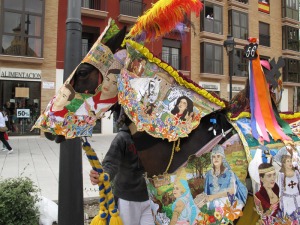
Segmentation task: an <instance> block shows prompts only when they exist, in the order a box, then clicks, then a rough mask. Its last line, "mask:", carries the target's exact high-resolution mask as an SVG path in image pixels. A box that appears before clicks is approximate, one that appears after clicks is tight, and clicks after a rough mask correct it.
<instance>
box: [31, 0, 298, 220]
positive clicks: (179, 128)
mask: <svg viewBox="0 0 300 225" xmlns="http://www.w3.org/2000/svg"><path fill="white" fill-rule="evenodd" d="M201 8H202V4H201V3H200V2H199V1H197V0H194V1H193V0H192V1H162V0H161V1H158V2H157V3H156V4H154V5H153V7H152V8H151V9H150V10H149V11H147V12H146V13H145V14H144V15H143V16H141V17H140V18H139V19H138V21H137V23H136V24H135V25H134V26H133V27H132V28H131V30H130V32H129V34H128V35H127V36H126V37H125V31H126V28H123V29H122V30H118V28H117V27H116V24H114V21H113V20H109V24H108V26H107V28H106V29H105V30H104V32H103V33H102V34H101V35H100V37H99V39H98V40H97V41H96V43H95V44H94V45H93V47H92V48H91V50H90V51H89V53H88V54H87V55H86V57H85V58H84V59H83V60H82V62H81V63H80V65H79V66H78V67H77V68H76V69H75V70H74V72H73V73H72V74H71V75H70V77H69V78H68V79H67V80H66V81H65V83H64V85H63V86H62V87H61V88H60V90H59V92H58V93H57V94H56V96H54V97H53V99H52V100H51V101H50V102H49V104H48V105H47V107H46V109H45V110H44V112H43V113H42V115H41V116H40V117H39V119H38V120H37V121H36V123H35V125H34V127H33V128H39V129H41V130H42V131H44V132H45V135H46V137H47V138H49V139H51V140H55V141H56V142H58V143H59V142H61V141H64V140H65V139H70V138H75V137H88V136H91V135H92V131H93V127H94V126H95V123H96V120H97V119H99V118H101V117H103V115H104V113H105V112H107V111H108V110H111V111H113V112H115V113H116V114H117V118H118V122H120V123H121V122H122V121H124V120H125V119H130V121H131V124H130V126H129V128H130V130H131V134H132V137H133V139H134V143H135V145H136V149H138V151H139V157H140V159H141V161H142V164H143V166H144V168H145V171H146V176H145V179H146V183H147V188H148V192H149V197H150V200H151V208H152V212H153V216H154V220H155V223H156V224H161V225H162V224H230V223H231V224H233V223H234V221H235V220H237V219H238V220H239V222H238V223H240V224H245V223H243V219H244V218H246V215H247V214H249V211H250V212H253V206H255V208H256V212H255V213H256V214H257V215H258V216H257V219H258V218H259V219H260V223H261V224H276V223H277V224H280V223H281V224H285V222H289V223H294V224H297V223H296V222H298V223H299V222H300V221H299V212H300V211H299V206H300V205H299V198H300V197H299V183H300V178H299V172H298V170H297V169H295V168H297V167H299V158H300V156H299V147H298V142H299V137H298V133H297V132H296V131H295V130H296V129H297V128H298V121H299V115H298V114H296V113H290V114H279V113H278V111H277V108H276V103H278V102H277V101H278V96H277V98H276V95H275V98H274V99H275V101H274V100H273V98H272V96H274V94H273V95H271V94H270V93H272V92H274V90H277V88H278V87H280V85H279V84H278V80H280V79H278V77H276V79H275V77H274V76H273V77H272V76H271V77H268V80H269V83H272V86H270V85H268V83H267V79H266V77H265V74H268V72H267V71H266V72H264V70H263V67H268V65H267V64H264V66H262V63H261V62H260V60H259V54H258V51H257V47H258V44H257V40H256V39H253V38H252V39H249V45H248V46H246V48H245V52H246V56H247V54H248V58H249V74H250V79H249V81H248V83H247V85H246V88H245V90H243V91H241V92H240V93H239V94H238V95H237V96H236V97H235V98H234V99H233V100H232V101H230V102H226V101H225V100H223V99H222V98H220V97H219V96H218V95H216V94H214V93H210V92H208V91H207V90H205V89H203V88H202V87H200V86H199V85H197V84H195V83H194V82H193V81H191V80H189V79H187V78H185V77H184V76H183V75H182V74H181V73H180V72H179V71H177V70H176V69H174V68H173V67H172V66H170V65H168V64H167V63H165V62H163V61H162V60H161V59H159V58H157V57H155V56H154V55H153V54H152V53H151V52H150V51H149V50H148V49H147V48H146V47H145V46H144V45H143V44H141V43H143V42H149V41H152V40H154V39H155V38H157V37H159V36H163V35H165V34H167V33H168V32H170V31H171V30H172V29H174V28H175V27H176V25H177V24H178V23H179V22H181V21H182V20H183V19H184V18H185V16H184V15H185V14H189V13H191V12H196V13H199V12H200V10H201ZM162 12H164V13H162ZM166 12H169V13H166ZM158 15H160V16H158ZM166 15H167V16H168V20H166V18H165V16H166ZM165 21H169V22H168V23H166V22H165ZM266 65H267V66H266ZM268 69H269V70H270V68H267V70H268ZM274 80H275V82H274ZM279 83H280V82H279ZM278 85H279V86H278ZM279 96H280V95H279ZM83 148H84V150H85V151H86V152H87V155H88V157H89V160H90V162H91V165H92V167H93V168H94V169H95V170H97V171H98V172H99V173H101V174H102V175H101V176H100V180H99V190H100V189H101V191H100V192H101V193H102V194H103V193H106V192H105V190H110V187H109V180H108V176H107V175H106V174H105V173H103V170H102V168H101V164H100V163H99V161H98V160H97V156H96V155H95V152H94V151H93V149H92V147H91V146H90V145H89V143H87V142H85V143H84V144H83ZM290 162H291V164H292V166H290V167H288V166H286V165H287V164H288V163H290ZM248 165H249V167H248ZM288 165H290V164H288ZM276 173H278V174H279V175H280V176H279V177H280V180H275V175H274V174H276ZM290 175H292V178H291V177H290ZM247 177H248V178H249V177H250V178H251V180H252V183H251V185H246V180H247V179H246V178H247ZM277 183H280V184H277ZM246 186H247V188H246ZM287 190H289V191H291V192H288V191H287ZM248 191H249V194H248ZM289 193H290V194H289ZM250 194H251V195H253V198H251V200H252V204H253V205H252V207H251V206H250V207H248V208H247V207H245V210H246V209H248V211H245V210H244V216H243V207H244V206H245V204H246V202H247V205H248V204H250V205H251V202H250V203H249V198H248V201H247V196H250ZM101 197H103V196H101ZM103 199H109V200H111V199H112V193H111V191H110V192H107V196H106V197H105V198H101V200H100V211H99V215H98V216H96V217H95V219H94V220H93V222H92V224H98V222H99V221H103V220H106V219H107V218H110V221H109V222H110V224H117V222H116V221H117V220H118V219H116V218H117V208H116V206H115V204H114V203H113V201H108V200H106V201H104V200H103ZM286 200H293V201H288V202H289V203H287V202H286ZM291 202H292V203H291ZM182 203H184V207H179V204H182ZM105 207H107V208H108V209H107V210H108V211H109V213H110V217H107V216H103V215H104V214H105V212H106V211H105V210H106V209H105ZM179 208H180V210H179ZM254 222H256V221H254ZM247 224H250V222H249V221H247Z"/></svg>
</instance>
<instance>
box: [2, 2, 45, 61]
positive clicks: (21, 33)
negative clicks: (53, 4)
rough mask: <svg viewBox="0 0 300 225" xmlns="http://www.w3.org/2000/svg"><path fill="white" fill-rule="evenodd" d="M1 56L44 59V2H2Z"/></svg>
mask: <svg viewBox="0 0 300 225" xmlns="http://www.w3.org/2000/svg"><path fill="white" fill-rule="evenodd" d="M1 3H2V7H3V14H1V19H0V21H1V22H0V27H1V28H0V42H1V54H5V55H17V56H30V57H42V45H43V24H44V1H43V0H1Z"/></svg>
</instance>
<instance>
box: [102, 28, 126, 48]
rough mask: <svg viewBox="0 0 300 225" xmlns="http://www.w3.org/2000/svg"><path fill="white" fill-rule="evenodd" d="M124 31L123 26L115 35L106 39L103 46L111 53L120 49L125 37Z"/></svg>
mask: <svg viewBox="0 0 300 225" xmlns="http://www.w3.org/2000/svg"><path fill="white" fill-rule="evenodd" d="M126 29H127V27H126V26H124V27H123V29H122V30H120V31H119V32H118V33H117V34H116V35H114V36H113V37H111V38H110V39H108V40H107V42H106V43H105V45H106V46H107V47H109V48H110V50H111V51H112V53H115V52H116V51H117V50H118V49H119V48H120V47H121V44H122V43H123V40H124V38H125V35H126Z"/></svg>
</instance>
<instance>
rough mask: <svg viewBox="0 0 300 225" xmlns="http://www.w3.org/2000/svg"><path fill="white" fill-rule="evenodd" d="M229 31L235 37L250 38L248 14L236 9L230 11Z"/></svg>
mask: <svg viewBox="0 0 300 225" xmlns="http://www.w3.org/2000/svg"><path fill="white" fill-rule="evenodd" d="M228 22H229V27H228V29H229V30H228V32H229V33H230V34H232V36H233V37H235V38H240V39H244V40H246V39H247V38H248V15H247V14H246V13H242V12H239V11H235V10H230V11H229V20H228Z"/></svg>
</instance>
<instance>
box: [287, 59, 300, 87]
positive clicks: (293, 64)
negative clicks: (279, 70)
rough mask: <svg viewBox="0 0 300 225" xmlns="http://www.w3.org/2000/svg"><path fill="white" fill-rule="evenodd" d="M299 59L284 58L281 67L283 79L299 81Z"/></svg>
mask: <svg viewBox="0 0 300 225" xmlns="http://www.w3.org/2000/svg"><path fill="white" fill-rule="evenodd" d="M299 73H300V61H299V60H296V59H285V66H284V67H283V81H284V82H294V83H300V79H299Z"/></svg>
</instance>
